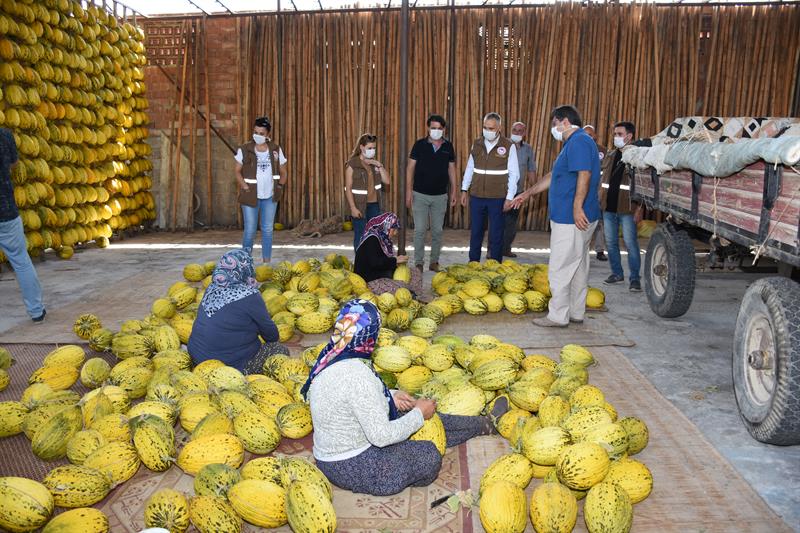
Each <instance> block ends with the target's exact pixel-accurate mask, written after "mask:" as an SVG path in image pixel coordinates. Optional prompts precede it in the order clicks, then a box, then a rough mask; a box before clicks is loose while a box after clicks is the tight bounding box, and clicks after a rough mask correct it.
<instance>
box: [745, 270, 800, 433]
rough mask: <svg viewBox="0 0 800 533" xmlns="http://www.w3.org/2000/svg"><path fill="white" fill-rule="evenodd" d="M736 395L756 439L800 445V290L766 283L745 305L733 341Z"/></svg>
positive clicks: (784, 282)
mask: <svg viewBox="0 0 800 533" xmlns="http://www.w3.org/2000/svg"><path fill="white" fill-rule="evenodd" d="M733 391H734V394H735V396H736V404H737V405H738V407H739V414H740V415H741V417H742V420H743V421H744V425H745V426H746V427H747V430H748V431H749V432H750V434H751V435H752V436H753V437H754V438H755V439H757V440H759V441H761V442H766V443H769V444H780V445H792V444H800V285H798V284H797V283H796V282H794V281H792V280H790V279H786V278H763V279H760V280H758V281H756V282H755V283H753V284H752V285H751V286H750V288H748V289H747V292H746V293H745V295H744V298H743V299H742V305H741V306H740V307H739V315H738V317H737V318H736V332H735V333H734V337H733Z"/></svg>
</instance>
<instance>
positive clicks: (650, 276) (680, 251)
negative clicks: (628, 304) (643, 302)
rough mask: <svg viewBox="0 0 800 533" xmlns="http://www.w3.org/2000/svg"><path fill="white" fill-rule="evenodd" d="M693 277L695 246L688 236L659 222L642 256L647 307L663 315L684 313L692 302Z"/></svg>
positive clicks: (666, 316) (667, 316)
mask: <svg viewBox="0 0 800 533" xmlns="http://www.w3.org/2000/svg"><path fill="white" fill-rule="evenodd" d="M694 276H695V261H694V245H693V244H692V240H691V239H690V238H689V235H688V234H687V233H686V232H685V231H683V230H681V229H679V228H676V227H674V226H672V225H670V224H660V225H659V226H658V227H657V228H656V229H655V231H653V235H652V236H651V237H650V242H649V244H648V245H647V255H645V258H644V290H645V294H647V300H648V302H649V303H650V309H652V310H653V312H654V313H655V314H657V315H658V316H660V317H663V318H675V317H679V316H681V315H683V314H685V313H686V311H688V310H689V307H690V306H691V305H692V298H693V296H694Z"/></svg>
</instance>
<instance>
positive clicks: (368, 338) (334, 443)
mask: <svg viewBox="0 0 800 533" xmlns="http://www.w3.org/2000/svg"><path fill="white" fill-rule="evenodd" d="M380 327H381V318H380V313H379V312H378V308H377V307H375V305H374V304H372V303H370V302H368V301H366V300H350V301H349V302H347V303H346V304H345V305H344V307H343V308H342V309H341V311H340V312H339V316H338V318H337V320H336V325H335V329H334V334H333V336H332V337H331V340H330V342H328V344H327V345H326V346H325V348H323V350H322V351H321V352H320V354H319V357H318V358H317V362H316V363H315V364H314V367H313V368H312V369H311V373H310V374H309V377H308V381H306V383H305V385H303V388H302V389H301V392H302V393H303V395H304V396H305V397H306V398H307V400H308V402H309V404H310V407H311V418H312V421H313V424H314V449H313V453H314V458H315V459H316V462H317V467H319V469H320V470H322V472H323V473H324V474H325V476H326V477H327V478H328V480H329V481H330V482H331V483H333V484H334V485H336V486H337V487H340V488H343V489H346V490H350V491H353V492H360V493H365V494H372V495H374V496H388V495H390V494H397V493H398V492H400V491H402V490H403V489H405V488H406V487H409V486H415V487H422V486H425V485H429V484H431V483H432V482H433V481H434V480H435V479H436V478H437V477H438V475H439V469H440V468H441V466H442V456H441V454H440V453H439V451H438V450H437V448H436V446H435V445H434V444H433V443H432V442H430V441H425V440H408V438H409V437H410V436H411V435H413V434H414V433H416V432H417V431H418V430H419V429H420V428H421V427H422V424H423V421H424V420H427V419H429V418H431V417H432V416H433V414H434V409H435V407H436V404H435V403H434V402H433V401H432V400H427V399H420V400H415V399H414V398H412V397H411V396H409V395H408V394H406V393H404V392H401V391H390V390H389V389H388V388H387V387H386V385H385V384H384V383H383V381H381V379H380V377H379V376H378V375H377V374H376V373H375V370H374V368H373V366H372V360H371V358H370V357H371V355H372V351H373V350H374V348H375V343H376V339H377V338H378V331H379V330H380ZM507 410H508V400H506V399H505V398H500V399H499V400H498V401H497V402H495V406H494V408H493V410H492V413H491V415H487V416H455V415H445V414H440V415H439V417H440V418H441V420H442V424H443V425H444V428H445V433H446V436H447V446H448V447H450V446H457V445H459V444H461V443H462V442H465V441H467V440H469V439H470V438H472V437H475V436H477V435H489V434H493V433H495V432H496V431H495V429H494V424H493V423H492V417H498V418H499V417H500V416H502V415H503V414H504V413H505V412H506V411H507Z"/></svg>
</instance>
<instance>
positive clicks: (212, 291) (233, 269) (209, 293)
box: [200, 250, 259, 318]
mask: <svg viewBox="0 0 800 533" xmlns="http://www.w3.org/2000/svg"><path fill="white" fill-rule="evenodd" d="M251 294H259V291H258V282H257V281H256V272H255V270H254V269H253V258H252V257H250V254H248V253H247V252H245V251H244V250H233V251H231V252H228V253H226V254H225V255H223V256H222V257H221V258H220V260H219V263H217V267H216V268H215V269H214V272H213V273H212V274H211V284H210V285H209V286H208V288H207V289H206V292H205V294H203V300H202V301H201V302H200V303H201V305H202V306H203V310H204V311H205V313H206V316H208V317H209V318H211V317H212V316H214V313H216V312H217V311H219V310H220V309H222V308H223V307H225V306H226V305H228V304H229V303H232V302H235V301H237V300H241V299H242V298H245V297H247V296H250V295H251Z"/></svg>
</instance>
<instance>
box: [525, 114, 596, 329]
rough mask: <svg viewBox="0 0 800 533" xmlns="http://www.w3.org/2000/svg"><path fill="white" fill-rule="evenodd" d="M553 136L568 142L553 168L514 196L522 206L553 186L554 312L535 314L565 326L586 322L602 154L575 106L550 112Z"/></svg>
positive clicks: (551, 309) (550, 274)
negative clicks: (592, 240)
mask: <svg viewBox="0 0 800 533" xmlns="http://www.w3.org/2000/svg"><path fill="white" fill-rule="evenodd" d="M550 119H551V126H552V127H551V129H550V132H551V133H552V135H553V137H554V138H555V139H556V140H557V141H561V142H563V145H562V148H561V152H560V153H559V154H558V157H557V158H556V161H555V164H554V165H553V171H552V172H551V173H550V174H549V175H547V176H546V177H545V178H544V179H543V180H542V181H540V182H539V183H537V184H536V185H534V186H533V187H531V188H530V189H528V190H527V191H525V192H524V193H522V194H521V195H519V196H518V197H517V198H515V199H514V201H513V202H512V206H513V207H519V206H520V205H522V203H523V202H524V201H526V200H527V199H528V198H530V197H531V196H532V195H534V194H538V193H540V192H542V191H545V190H547V189H549V190H550V194H549V196H548V204H549V207H550V229H551V232H550V263H549V266H548V278H549V281H550V292H551V294H552V297H551V298H550V304H549V312H548V314H547V316H546V317H542V318H537V319H534V321H533V323H534V324H536V325H537V326H542V327H565V326H567V325H569V323H570V322H574V323H581V322H583V315H584V313H585V312H586V292H587V289H588V282H589V241H590V240H591V237H592V233H593V232H594V230H595V227H596V226H597V220H598V219H599V218H600V204H599V201H598V194H597V187H598V185H599V183H600V158H599V157H598V155H597V145H596V144H595V142H594V141H593V140H592V139H591V138H590V137H589V136H588V135H587V134H586V132H585V131H584V130H583V129H582V128H581V125H582V124H581V116H580V114H578V110H577V109H575V108H574V107H572V106H559V107H557V108H555V109H554V110H553V112H552V113H551V115H550Z"/></svg>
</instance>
